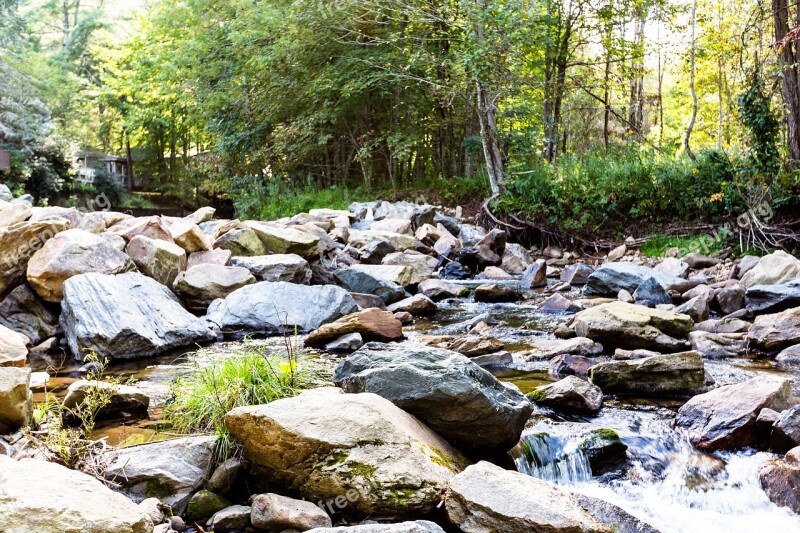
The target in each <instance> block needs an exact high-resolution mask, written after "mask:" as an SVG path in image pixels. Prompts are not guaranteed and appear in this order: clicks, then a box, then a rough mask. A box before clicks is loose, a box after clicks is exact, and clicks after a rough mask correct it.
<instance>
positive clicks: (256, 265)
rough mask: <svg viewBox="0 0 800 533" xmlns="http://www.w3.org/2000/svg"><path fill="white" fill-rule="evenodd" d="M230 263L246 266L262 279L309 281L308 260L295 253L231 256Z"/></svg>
mask: <svg viewBox="0 0 800 533" xmlns="http://www.w3.org/2000/svg"><path fill="white" fill-rule="evenodd" d="M230 264H231V266H237V267H243V268H246V269H247V270H249V271H250V273H251V274H253V275H254V276H255V277H256V278H258V279H260V280H262V281H288V282H290V283H299V284H301V285H308V284H309V283H311V267H310V266H309V265H308V261H306V260H305V259H303V258H302V257H300V256H299V255H297V254H275V255H259V256H255V257H232V258H231V260H230Z"/></svg>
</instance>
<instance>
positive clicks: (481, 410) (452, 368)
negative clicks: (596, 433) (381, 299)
mask: <svg viewBox="0 0 800 533" xmlns="http://www.w3.org/2000/svg"><path fill="white" fill-rule="evenodd" d="M333 381H334V383H335V384H336V385H338V386H340V387H342V388H343V389H344V390H345V391H346V392H350V393H358V392H371V393H374V394H377V395H379V396H382V397H384V398H386V399H387V400H389V401H391V402H392V403H394V404H395V405H397V406H398V407H400V408H402V409H403V410H405V411H407V412H409V413H411V414H413V415H415V416H417V417H418V418H419V419H420V420H422V421H424V422H425V423H426V424H428V425H429V426H430V427H431V428H432V429H433V430H434V431H436V432H437V433H439V434H440V435H442V436H443V437H445V438H446V439H448V440H449V441H451V442H453V443H456V444H458V445H460V446H462V447H464V448H471V449H476V450H500V451H505V450H508V449H510V448H511V447H512V446H514V445H515V444H516V443H517V441H518V440H519V436H520V434H521V433H522V429H523V427H524V426H525V422H526V421H527V420H528V418H529V417H530V414H531V412H532V407H531V406H530V403H529V402H528V400H527V399H526V398H525V396H523V395H522V393H520V392H519V390H518V389H517V388H516V387H513V386H509V385H506V384H504V383H501V382H500V381H498V380H497V379H496V378H495V377H494V376H492V375H491V374H490V373H489V372H487V371H486V370H483V369H482V368H480V367H479V366H478V365H476V364H475V363H473V362H472V361H470V360H469V359H468V358H467V357H465V356H463V355H460V354H457V353H454V352H451V351H448V350H441V349H436V348H431V347H428V346H422V345H414V344H412V345H402V346H398V345H392V344H379V343H370V344H367V345H365V346H364V347H363V348H361V349H360V350H359V351H357V352H356V353H354V354H352V355H351V356H350V357H348V358H347V359H346V360H345V361H343V362H342V363H340V364H339V366H338V368H337V369H336V373H335V375H334V378H333Z"/></svg>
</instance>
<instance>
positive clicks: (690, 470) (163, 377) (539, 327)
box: [34, 291, 800, 533]
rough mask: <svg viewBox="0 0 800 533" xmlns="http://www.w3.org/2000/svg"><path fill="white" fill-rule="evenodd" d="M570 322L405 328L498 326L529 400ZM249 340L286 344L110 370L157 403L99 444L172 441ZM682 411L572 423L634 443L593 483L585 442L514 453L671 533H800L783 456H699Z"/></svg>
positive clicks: (447, 305) (544, 379) (506, 370)
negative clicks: (167, 419)
mask: <svg viewBox="0 0 800 533" xmlns="http://www.w3.org/2000/svg"><path fill="white" fill-rule="evenodd" d="M567 296H568V297H570V298H572V299H576V298H578V297H580V293H579V292H577V291H573V292H572V293H569V294H567ZM568 319H569V316H568V315H553V314H545V313H542V312H540V311H539V310H538V308H537V307H536V306H535V305H534V304H533V303H530V304H529V305H525V304H523V305H518V304H483V303H475V302H472V301H471V300H462V299H456V300H449V301H445V302H440V310H439V312H438V313H437V314H436V315H434V316H432V317H429V318H426V319H418V320H417V321H416V323H415V324H414V325H412V326H410V327H407V328H406V329H405V331H406V336H407V338H408V341H407V342H413V341H414V340H415V339H419V338H420V337H421V336H434V335H436V336H440V335H463V334H464V333H465V332H466V330H467V329H468V327H469V326H470V325H474V323H476V322H480V321H481V320H483V321H486V322H488V323H489V324H492V325H493V329H492V332H491V335H492V336H493V337H495V338H497V339H499V340H500V341H502V342H503V343H504V344H505V349H506V350H507V351H509V352H510V353H511V354H512V356H513V361H514V362H513V363H512V364H511V365H505V366H504V367H503V368H488V370H490V371H492V372H493V373H494V374H495V375H496V376H497V377H498V378H499V379H501V380H504V381H508V382H511V383H514V384H516V385H517V386H518V387H519V388H520V389H521V390H522V392H524V393H527V392H530V391H531V390H533V389H534V388H535V387H537V386H539V385H542V384H545V383H549V382H552V381H556V380H557V379H560V376H554V375H552V374H551V373H550V371H549V367H548V361H547V358H537V356H536V353H537V350H542V349H546V347H547V346H548V343H552V342H553V341H554V339H555V337H554V335H553V331H554V330H555V329H556V328H557V327H559V326H561V325H564V324H565V323H566V322H567V320H568ZM243 343H245V344H246V343H252V344H254V345H257V346H264V345H267V346H274V347H275V348H276V349H278V348H280V346H281V345H282V344H283V339H266V340H246V341H241V342H226V343H218V344H216V345H214V346H211V347H208V348H204V349H202V350H200V351H199V352H197V353H194V352H185V353H178V354H172V355H170V356H164V357H159V358H151V359H143V360H133V361H129V362H124V363H116V364H114V365H112V366H110V367H109V369H108V373H109V374H110V375H112V376H115V377H119V378H122V379H123V380H127V379H133V380H135V381H136V386H137V387H139V388H141V389H142V390H143V391H145V392H146V393H148V394H149V395H150V396H151V399H152V401H151V408H150V413H149V414H150V417H149V419H146V420H130V421H114V422H113V423H110V424H105V425H103V426H101V427H99V428H98V429H97V431H96V433H95V437H96V438H102V437H105V438H107V440H108V442H109V444H134V443H140V442H145V441H152V440H157V439H161V438H168V437H170V436H172V435H170V434H169V432H168V431H160V429H159V426H160V421H161V417H162V411H163V405H164V403H165V402H166V401H168V399H169V397H170V383H171V382H173V381H174V380H175V379H176V378H178V377H179V376H181V375H183V374H185V373H188V372H192V371H193V369H194V368H196V366H195V365H196V364H198V358H202V357H206V356H212V357H225V356H226V354H230V353H232V352H233V351H234V350H236V349H239V348H241V347H242V344H243ZM198 354H199V355H198ZM608 355H610V354H604V355H602V356H599V358H607V357H608ZM319 357H321V358H324V359H325V360H327V361H329V362H330V364H331V368H333V366H334V365H335V363H336V359H335V358H333V357H331V356H328V355H324V354H320V355H319ZM79 366H80V365H78V364H74V363H66V364H65V363H64V362H60V361H53V360H48V361H38V362H35V363H34V370H38V371H43V370H48V371H49V372H50V373H51V376H52V377H51V379H50V381H49V383H48V392H50V393H55V394H56V395H63V393H64V391H65V390H66V387H67V386H68V385H69V383H71V382H72V381H74V380H76V379H79V378H80V376H81V373H80V371H79ZM56 368H58V370H57V371H56V370H55V369H56ZM706 369H707V372H708V373H709V374H710V375H711V376H712V377H713V378H714V379H715V381H716V382H717V383H718V384H731V383H739V382H742V381H745V380H746V379H749V378H751V377H753V376H755V375H758V374H760V373H779V374H781V375H784V376H788V377H791V378H792V382H793V389H794V392H795V394H798V393H800V389H799V388H798V384H799V383H800V379H798V378H800V372H798V371H797V370H794V371H792V370H786V369H778V368H775V366H774V364H773V363H772V362H771V361H755V360H750V359H728V360H719V361H706ZM43 398H44V393H43V392H39V393H38V394H36V395H35V399H36V400H38V401H41V400H42V399H43ZM680 405H681V402H679V401H674V400H672V401H669V400H652V399H641V398H621V399H614V398H611V399H608V398H607V399H606V403H605V406H604V407H603V409H602V410H601V411H600V412H599V413H598V415H597V416H591V417H571V418H569V421H570V422H588V423H591V424H593V425H596V426H601V427H603V428H608V429H611V430H614V431H615V432H617V434H618V435H619V438H620V439H621V440H622V442H623V443H624V444H626V445H627V446H628V450H627V456H628V462H627V466H626V467H625V468H624V469H622V470H618V471H616V472H612V473H607V474H603V475H601V476H593V475H592V472H591V467H590V466H589V464H588V461H587V460H586V458H585V457H583V456H582V454H583V452H582V451H581V449H580V448H579V447H578V446H577V445H576V444H577V443H576V442H569V441H558V442H556V441H552V442H545V443H544V444H543V446H544V448H543V449H542V451H541V453H542V454H544V455H547V454H550V455H551V457H550V458H551V461H549V462H548V464H546V465H545V466H536V465H532V464H530V462H528V461H527V460H526V459H525V458H524V457H522V456H520V455H519V454H514V453H513V452H512V455H514V456H515V462H516V465H517V469H518V470H519V471H521V472H523V473H526V474H528V475H532V476H536V477H540V478H543V479H546V480H548V481H552V482H555V483H558V484H561V485H565V486H568V487H569V488H570V489H572V490H575V491H577V492H581V493H583V494H586V495H589V496H595V497H599V498H602V499H604V500H606V501H609V502H611V503H614V504H616V505H618V506H619V507H621V508H623V509H624V510H626V511H628V512H629V513H631V514H632V515H634V516H636V517H637V518H640V519H642V520H643V521H646V522H648V523H650V524H651V525H652V526H654V527H655V528H657V529H658V530H660V531H663V532H665V533H667V532H694V531H697V532H703V533H712V532H724V533H737V532H742V533H744V532H748V533H750V532H770V533H772V532H776V533H778V532H781V533H782V532H794V531H798V532H800V516H798V515H796V514H794V513H792V512H790V511H788V510H786V509H782V508H779V507H777V506H776V505H774V504H773V503H771V502H770V501H769V499H768V498H767V496H766V494H765V493H764V491H763V490H762V489H761V486H760V483H759V479H758V470H759V468H760V466H761V465H762V464H763V463H764V461H766V460H768V459H770V458H772V457H773V456H772V455H771V454H768V453H764V452H755V451H742V452H737V453H717V454H713V455H709V454H705V453H702V452H698V451H697V450H695V449H694V448H693V447H692V446H691V444H690V443H689V441H688V439H687V438H686V437H685V436H684V435H683V434H682V433H680V432H679V431H676V430H675V429H674V428H673V427H672V422H673V420H674V418H675V413H676V412H677V409H678V408H679V407H680ZM536 411H537V412H536V415H538V416H539V417H543V418H550V419H553V420H557V421H561V420H564V418H563V416H564V415H559V414H557V413H553V412H551V411H549V410H546V409H541V408H538V407H537V409H536ZM536 415H535V416H536ZM525 438H526V435H525V434H523V439H525Z"/></svg>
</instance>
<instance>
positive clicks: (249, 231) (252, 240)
mask: <svg viewBox="0 0 800 533" xmlns="http://www.w3.org/2000/svg"><path fill="white" fill-rule="evenodd" d="M214 248H222V249H223V250H229V251H230V252H231V254H233V255H236V256H257V255H264V254H265V253H266V249H265V248H264V243H262V242H261V239H259V237H258V234H256V232H255V231H254V230H253V228H248V227H238V228H233V229H231V230H229V231H227V232H226V233H224V234H223V235H221V236H219V237H218V238H217V239H216V240H215V241H214Z"/></svg>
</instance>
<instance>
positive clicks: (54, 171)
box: [25, 141, 72, 202]
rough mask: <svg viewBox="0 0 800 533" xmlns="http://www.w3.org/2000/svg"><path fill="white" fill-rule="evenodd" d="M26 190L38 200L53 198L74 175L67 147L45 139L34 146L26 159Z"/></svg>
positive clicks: (44, 200) (43, 200)
mask: <svg viewBox="0 0 800 533" xmlns="http://www.w3.org/2000/svg"><path fill="white" fill-rule="evenodd" d="M25 167H26V171H25V173H26V174H27V179H26V181H25V190H26V191H27V192H29V193H30V194H32V195H33V197H34V198H35V199H36V201H38V202H46V201H50V200H53V199H54V198H55V197H56V195H57V194H58V192H59V191H61V189H62V188H63V187H64V182H65V181H66V180H68V179H70V178H71V176H72V163H71V161H70V158H69V156H68V155H67V149H66V147H63V146H59V145H58V144H57V143H55V142H52V141H44V142H42V143H41V144H38V145H36V146H34V147H33V149H32V150H31V153H30V155H29V156H28V157H27V159H26V161H25Z"/></svg>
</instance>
